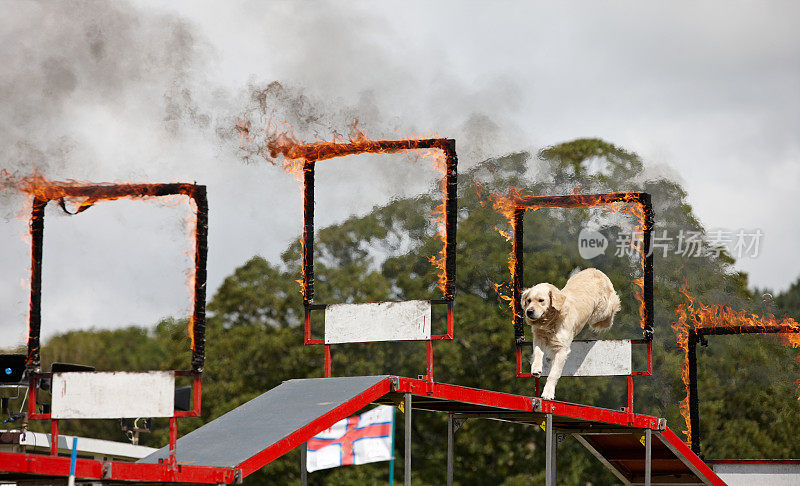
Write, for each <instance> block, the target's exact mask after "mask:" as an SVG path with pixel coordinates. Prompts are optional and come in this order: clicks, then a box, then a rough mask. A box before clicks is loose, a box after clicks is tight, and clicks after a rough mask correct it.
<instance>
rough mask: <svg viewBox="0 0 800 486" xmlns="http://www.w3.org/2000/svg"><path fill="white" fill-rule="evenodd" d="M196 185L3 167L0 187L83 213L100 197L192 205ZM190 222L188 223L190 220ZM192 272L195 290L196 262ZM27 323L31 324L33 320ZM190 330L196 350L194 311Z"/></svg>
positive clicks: (193, 234) (100, 198)
mask: <svg viewBox="0 0 800 486" xmlns="http://www.w3.org/2000/svg"><path fill="white" fill-rule="evenodd" d="M196 188H197V186H196V185H194V184H188V183H171V184H147V183H135V184H112V183H101V184H92V183H87V182H80V181H75V180H68V181H51V180H48V179H47V178H45V177H44V176H43V175H42V174H41V173H39V172H34V173H33V174H32V175H30V176H27V177H22V178H19V177H15V176H14V175H13V174H11V173H10V172H8V171H6V170H0V190H3V189H5V190H14V191H16V192H19V193H22V194H28V195H30V196H31V197H32V198H33V199H34V200H39V201H43V202H45V203H46V202H48V201H58V202H59V204H60V205H61V208H62V209H63V210H64V211H65V212H67V213H70V214H78V213H82V212H83V211H86V210H87V209H89V208H90V207H92V206H94V205H95V204H96V203H97V202H99V201H113V200H117V199H123V198H154V197H159V198H164V197H170V196H175V195H185V196H189V197H190V198H191V201H192V205H193V206H194V199H193V197H194V195H195V191H196ZM67 202H69V203H70V204H71V205H74V207H75V210H74V211H72V212H70V211H69V210H68V208H67ZM195 209H196V207H195ZM28 214H30V213H28ZM192 214H193V215H194V216H193V218H192V220H191V222H192V223H194V224H189V226H190V228H191V229H190V233H189V237H190V238H191V240H192V241H193V240H194V238H195V228H196V218H197V215H196V211H192ZM29 217H31V218H35V217H36V216H35V215H33V216H29ZM31 223H33V219H31ZM187 223H189V221H187ZM193 259H194V258H193ZM189 274H190V275H189V277H188V279H187V283H188V285H189V288H190V290H191V291H192V292H193V291H194V288H195V278H196V275H197V268H196V265H195V269H194V272H189ZM28 325H29V326H30V322H29V323H28ZM188 332H189V339H190V341H191V349H192V350H195V339H194V316H193V315H192V316H190V318H189V324H188Z"/></svg>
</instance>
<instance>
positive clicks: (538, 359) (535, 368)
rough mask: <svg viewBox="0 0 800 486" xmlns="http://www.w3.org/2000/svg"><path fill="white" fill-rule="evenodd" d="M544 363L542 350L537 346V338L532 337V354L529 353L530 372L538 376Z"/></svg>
mask: <svg viewBox="0 0 800 486" xmlns="http://www.w3.org/2000/svg"><path fill="white" fill-rule="evenodd" d="M543 365H544V351H542V347H541V346H539V340H538V339H536V337H534V338H533V354H532V355H531V374H532V375H533V376H540V375H541V374H542V366H543Z"/></svg>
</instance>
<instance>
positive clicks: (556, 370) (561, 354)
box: [542, 346, 570, 400]
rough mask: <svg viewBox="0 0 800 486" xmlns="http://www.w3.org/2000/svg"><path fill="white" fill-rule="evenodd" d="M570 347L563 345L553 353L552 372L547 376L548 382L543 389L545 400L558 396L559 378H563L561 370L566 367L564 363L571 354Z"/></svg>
mask: <svg viewBox="0 0 800 486" xmlns="http://www.w3.org/2000/svg"><path fill="white" fill-rule="evenodd" d="M569 351H570V348H569V346H567V347H561V348H559V349H558V350H556V352H555V353H554V354H553V364H552V365H551V366H550V374H549V375H548V376H547V383H545V385H544V390H542V398H544V399H545V400H552V399H553V398H554V397H555V396H556V385H557V384H558V379H559V378H561V371H562V370H563V369H564V363H565V362H566V361H567V356H569Z"/></svg>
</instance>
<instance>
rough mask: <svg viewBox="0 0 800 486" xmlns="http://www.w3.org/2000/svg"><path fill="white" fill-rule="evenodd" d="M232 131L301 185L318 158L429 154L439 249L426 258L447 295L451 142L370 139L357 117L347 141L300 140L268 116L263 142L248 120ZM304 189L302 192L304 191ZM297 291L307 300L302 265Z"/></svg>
mask: <svg viewBox="0 0 800 486" xmlns="http://www.w3.org/2000/svg"><path fill="white" fill-rule="evenodd" d="M236 130H237V131H238V132H239V134H240V138H241V142H242V144H243V145H242V147H241V148H242V149H243V150H249V151H250V152H254V153H256V154H258V155H260V156H261V157H263V158H264V159H265V160H267V161H268V162H270V163H271V164H273V165H278V163H277V162H276V159H278V158H279V157H282V160H281V163H280V166H281V168H282V169H283V170H284V171H285V172H286V173H288V174H290V175H292V176H294V177H295V179H297V180H298V181H302V182H303V184H304V188H306V189H307V187H305V184H306V179H305V177H304V176H303V175H304V174H303V173H304V171H310V170H312V169H313V167H314V164H316V163H317V162H319V161H322V160H328V159H332V158H334V157H344V156H346V155H355V154H364V153H372V154H391V153H397V152H401V151H406V150H421V151H422V152H421V153H420V155H421V156H422V157H430V158H431V159H432V162H433V167H434V169H435V170H436V171H437V172H439V173H440V174H441V175H442V177H441V179H440V182H439V189H440V190H441V192H442V200H441V202H440V203H439V204H437V205H436V207H435V208H434V209H433V211H432V215H433V218H434V224H435V225H436V226H437V233H436V236H437V238H439V240H441V242H442V249H441V250H440V251H439V252H438V253H437V254H436V255H432V256H430V257H429V258H428V261H429V262H430V263H431V265H433V267H434V268H436V269H437V271H438V276H437V282H438V287H439V289H440V290H441V291H442V294H443V295H445V296H447V287H448V283H449V282H448V281H447V272H446V262H447V234H446V218H447V211H446V202H447V201H446V197H447V191H446V190H447V178H446V177H445V176H446V175H447V161H448V157H451V156H453V157H454V156H455V154H454V153H451V152H452V150H451V145H450V144H451V141H449V140H447V139H444V138H409V139H402V140H372V139H369V138H367V136H366V135H365V134H364V132H363V131H361V130H360V129H359V128H358V120H355V122H354V124H353V126H352V127H351V134H350V136H349V138H348V139H347V140H345V139H344V138H343V137H342V136H341V135H338V134H334V136H333V140H331V141H325V140H318V141H316V142H302V141H300V140H299V139H297V138H296V137H295V135H294V133H293V131H292V129H291V127H286V128H284V129H283V130H279V129H278V127H277V124H276V123H275V121H274V119H271V120H270V122H269V123H268V124H267V127H266V128H265V129H264V135H265V140H266V143H264V144H262V145H258V144H256V143H254V141H255V138H256V137H255V135H254V134H253V133H252V127H251V124H250V122H249V121H248V120H246V119H240V120H239V122H238V123H237V124H236ZM305 193H306V192H305V191H304V194H305ZM306 232H307V228H303V236H304V238H302V239H301V247H302V252H303V255H304V257H305V255H306V248H305V235H306ZM302 272H303V273H302V280H301V281H300V282H301V286H302V289H301V292H302V294H303V296H304V297H305V298H306V299H308V297H309V295H308V294H309V289H308V285H307V284H306V282H307V276H306V275H305V266H304V268H303V269H302Z"/></svg>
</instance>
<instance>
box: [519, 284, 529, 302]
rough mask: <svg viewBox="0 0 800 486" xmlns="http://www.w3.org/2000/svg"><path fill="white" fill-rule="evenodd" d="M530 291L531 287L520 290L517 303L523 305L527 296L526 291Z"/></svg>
mask: <svg viewBox="0 0 800 486" xmlns="http://www.w3.org/2000/svg"><path fill="white" fill-rule="evenodd" d="M530 291H531V289H529V288H528V289H525V290H523V291H522V294H520V296H519V303H520V304H522V305H523V306H524V305H525V304H524V302H525V298H526V297H527V296H528V292H530Z"/></svg>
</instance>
